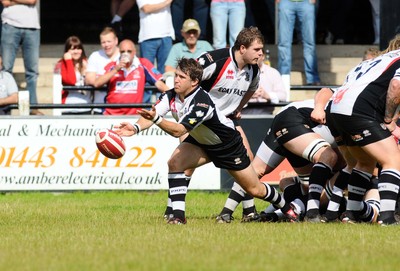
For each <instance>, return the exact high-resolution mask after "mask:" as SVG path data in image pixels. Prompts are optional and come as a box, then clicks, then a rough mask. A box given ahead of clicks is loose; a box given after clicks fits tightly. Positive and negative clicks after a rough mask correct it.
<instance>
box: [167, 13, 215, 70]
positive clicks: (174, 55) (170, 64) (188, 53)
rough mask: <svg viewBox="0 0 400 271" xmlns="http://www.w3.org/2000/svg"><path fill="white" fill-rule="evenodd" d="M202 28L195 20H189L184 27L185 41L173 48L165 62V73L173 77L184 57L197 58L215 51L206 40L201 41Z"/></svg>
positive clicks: (182, 32)
mask: <svg viewBox="0 0 400 271" xmlns="http://www.w3.org/2000/svg"><path fill="white" fill-rule="evenodd" d="M200 32H201V30H200V26H199V23H198V22H197V21H196V20H195V19H187V20H186V21H185V22H184V23H183V26H182V29H181V34H182V37H183V41H182V42H179V43H176V44H175V45H174V46H172V49H171V51H170V52H169V54H168V58H167V61H166V62H165V72H166V73H168V74H169V75H172V73H171V72H175V67H176V64H177V63H178V59H180V58H182V57H186V58H197V57H198V56H200V55H201V54H202V53H204V52H206V51H211V50H214V48H213V47H212V46H211V44H210V43H209V42H208V41H205V40H199V36H200Z"/></svg>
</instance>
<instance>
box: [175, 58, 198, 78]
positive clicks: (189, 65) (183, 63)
mask: <svg viewBox="0 0 400 271" xmlns="http://www.w3.org/2000/svg"><path fill="white" fill-rule="evenodd" d="M176 67H177V68H179V69H180V70H181V71H182V72H184V73H185V74H187V75H189V77H190V79H191V80H192V81H196V80H198V81H199V85H200V82H201V79H202V78H203V67H202V66H201V65H200V64H199V63H198V62H197V61H196V60H195V59H194V58H185V57H183V58H181V59H178V65H177V66H176Z"/></svg>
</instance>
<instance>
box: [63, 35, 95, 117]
mask: <svg viewBox="0 0 400 271" xmlns="http://www.w3.org/2000/svg"><path fill="white" fill-rule="evenodd" d="M57 64H58V65H60V66H61V80H62V84H63V85H64V86H83V85H84V84H85V73H86V67H87V57H86V53H85V49H84V48H83V44H82V42H81V40H80V39H79V38H78V37H77V36H70V37H68V38H67V40H66V41H65V46H64V55H63V58H62V59H61V60H60V61H59V62H58V63H57ZM91 102H92V93H91V92H90V91H84V90H81V91H71V92H69V91H65V90H63V91H62V97H61V103H62V104H88V103H91ZM90 112H91V109H90V108H68V109H63V110H62V114H63V115H74V114H90Z"/></svg>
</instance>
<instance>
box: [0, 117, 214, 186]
mask: <svg viewBox="0 0 400 271" xmlns="http://www.w3.org/2000/svg"><path fill="white" fill-rule="evenodd" d="M123 121H129V122H133V123H134V122H136V118H132V117H131V118H124V117H119V118H118V117H113V118H105V117H99V116H94V117H92V116H86V117H81V116H78V117H74V118H68V117H54V118H20V117H17V118H1V119H0V139H1V141H0V168H1V173H0V190H1V191H19V190H24V191H25V190H48V191H60V190H61V191H62V190H118V189H120V190H159V189H167V188H168V167H167V161H168V159H169V157H170V155H171V153H172V151H173V150H174V149H175V147H176V146H177V145H178V144H179V140H178V139H177V138H174V137H172V136H170V135H168V134H166V133H165V132H164V131H162V130H161V129H160V128H158V127H157V126H156V125H153V126H152V127H150V128H149V129H148V130H145V131H142V132H141V133H140V134H139V135H135V136H132V137H124V141H125V145H126V153H125V155H124V156H123V157H122V158H120V159H118V160H114V159H109V158H106V157H105V156H103V155H102V154H101V153H100V152H99V151H98V150H97V147H96V144H95V133H96V131H97V130H98V129H101V128H111V127H112V126H113V125H114V124H119V123H121V122H123ZM220 178H221V177H220V170H219V169H218V168H216V167H215V166H214V165H213V164H212V163H209V164H207V165H205V166H202V167H200V168H198V169H196V171H195V173H194V176H193V178H192V181H191V182H190V186H189V187H190V189H204V190H218V189H220V183H221V181H220Z"/></svg>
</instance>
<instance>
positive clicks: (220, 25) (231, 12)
mask: <svg viewBox="0 0 400 271" xmlns="http://www.w3.org/2000/svg"><path fill="white" fill-rule="evenodd" d="M210 16H211V21H212V25H213V46H214V48H215V49H220V48H225V47H226V31H227V26H228V23H229V46H233V45H234V43H235V40H236V37H237V35H238V34H239V32H240V31H241V30H242V29H243V27H244V21H245V19H246V5H245V3H244V2H238V3H233V2H231V3H220V2H212V3H211V7H210Z"/></svg>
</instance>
